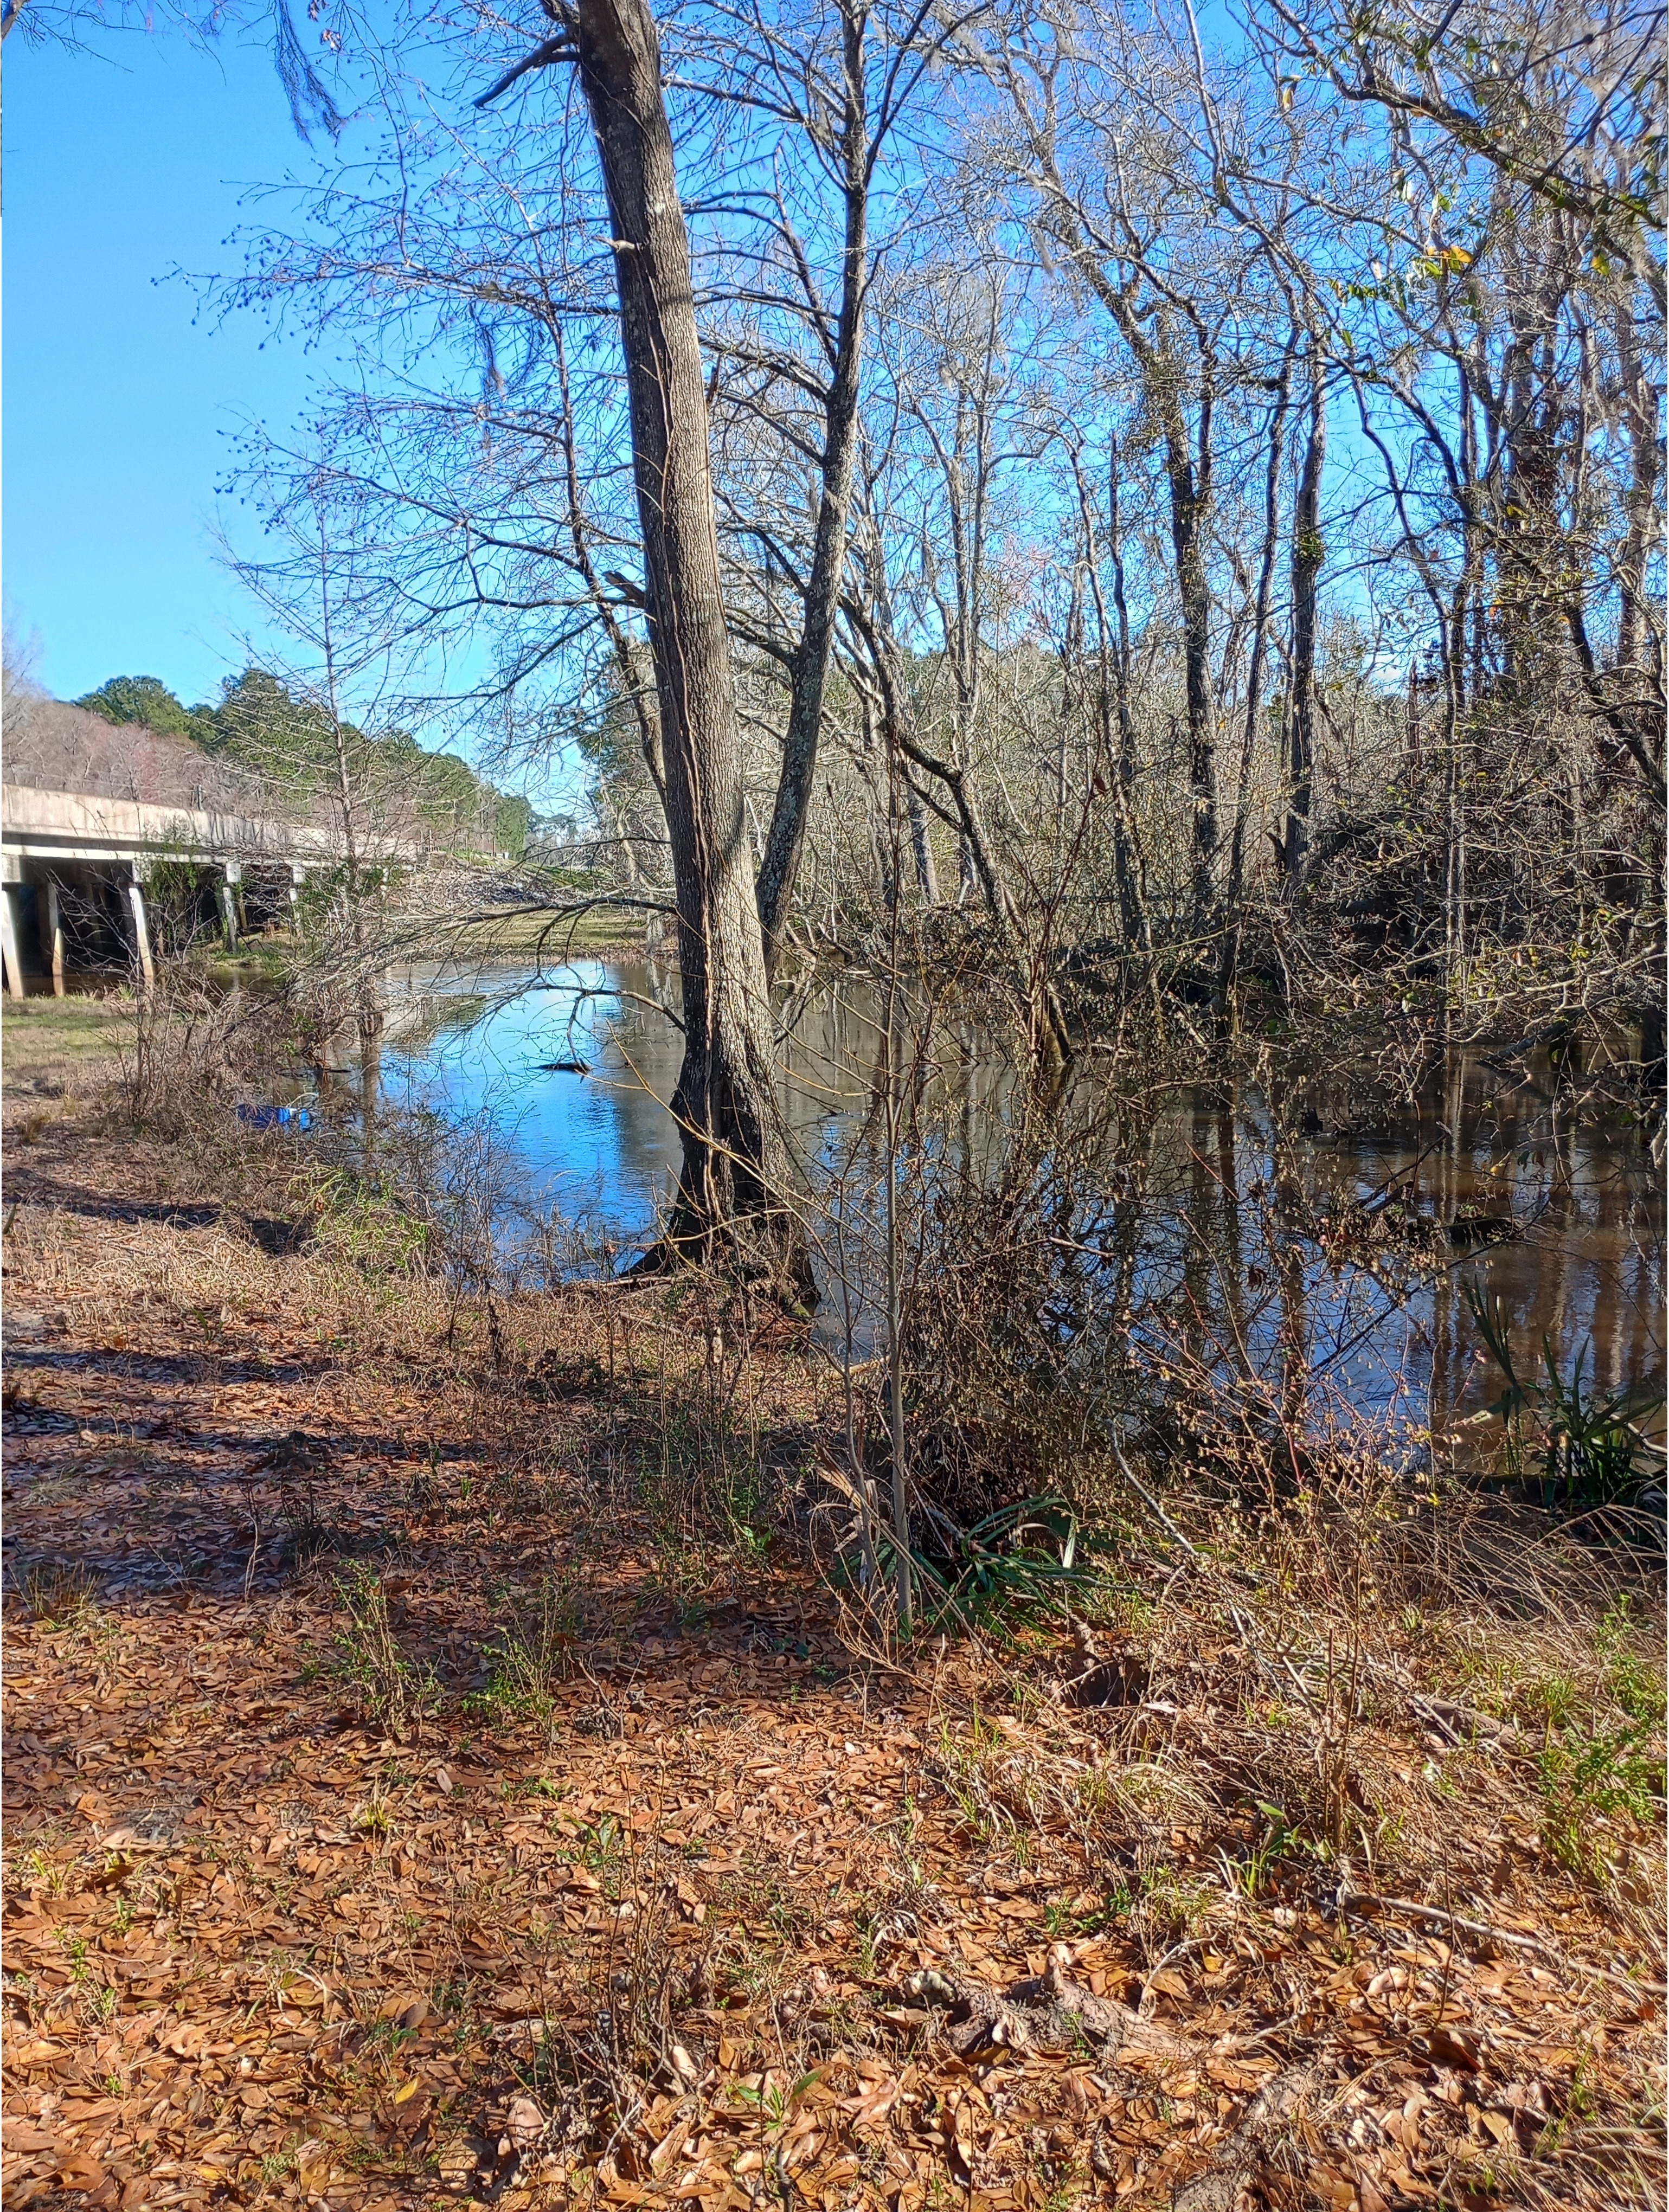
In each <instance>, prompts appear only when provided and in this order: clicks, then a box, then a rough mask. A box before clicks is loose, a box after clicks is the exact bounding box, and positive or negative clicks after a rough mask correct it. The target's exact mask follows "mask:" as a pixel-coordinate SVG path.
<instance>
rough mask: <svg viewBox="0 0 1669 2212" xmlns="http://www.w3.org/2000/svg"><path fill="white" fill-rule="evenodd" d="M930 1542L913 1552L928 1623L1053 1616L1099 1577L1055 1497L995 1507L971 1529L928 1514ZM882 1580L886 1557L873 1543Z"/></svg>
mask: <svg viewBox="0 0 1669 2212" xmlns="http://www.w3.org/2000/svg"><path fill="white" fill-rule="evenodd" d="M928 1520H929V1527H930V1528H931V1530H932V1540H931V1541H929V1542H927V1543H923V1544H921V1545H918V1546H914V1547H911V1559H912V1560H913V1562H914V1565H915V1574H916V1582H917V1589H919V1591H920V1592H921V1600H922V1607H923V1613H924V1614H925V1615H926V1616H927V1617H928V1619H929V1620H933V1619H939V1620H942V1619H943V1618H944V1617H945V1616H947V1615H949V1616H952V1617H954V1618H956V1619H959V1620H965V1621H970V1622H976V1621H977V1622H980V1623H982V1624H985V1623H990V1621H992V1620H1000V1619H1002V1617H1004V1616H1005V1615H1007V1616H1013V1615H1023V1614H1026V1613H1052V1612H1057V1611H1059V1610H1060V1609H1061V1607H1063V1606H1065V1605H1068V1604H1069V1603H1071V1602H1073V1601H1075V1599H1076V1598H1078V1597H1079V1596H1080V1595H1081V1593H1082V1592H1083V1591H1084V1590H1085V1589H1087V1588H1088V1587H1089V1586H1090V1585H1091V1584H1093V1583H1094V1582H1095V1581H1096V1579H1097V1570H1096V1568H1095V1567H1094V1565H1093V1564H1092V1563H1091V1562H1090V1561H1089V1560H1088V1559H1087V1558H1085V1557H1084V1556H1083V1554H1082V1547H1081V1532H1080V1529H1079V1526H1078V1519H1077V1516H1076V1515H1075V1513H1074V1512H1073V1510H1072V1509H1071V1507H1070V1506H1069V1505H1068V1504H1066V1503H1065V1501H1064V1500H1063V1499H1062V1498H1053V1497H1042V1498H1023V1499H1021V1500H1020V1503H1019V1504H1014V1505H1003V1506H999V1507H998V1508H997V1510H996V1511H995V1512H993V1513H988V1514H986V1515H985V1516H984V1518H983V1519H981V1520H978V1521H976V1522H974V1523H973V1525H972V1527H971V1528H959V1526H958V1525H957V1524H956V1522H953V1520H952V1519H951V1518H950V1516H948V1515H947V1514H945V1513H942V1512H940V1511H939V1510H936V1509H930V1510H929V1515H928ZM878 1550H879V1554H880V1568H881V1571H882V1573H883V1575H884V1576H885V1575H886V1574H889V1573H890V1572H891V1571H892V1553H891V1550H890V1547H889V1546H888V1543H887V1541H886V1536H885V1535H884V1534H883V1535H881V1537H880V1540H879V1544H878Z"/></svg>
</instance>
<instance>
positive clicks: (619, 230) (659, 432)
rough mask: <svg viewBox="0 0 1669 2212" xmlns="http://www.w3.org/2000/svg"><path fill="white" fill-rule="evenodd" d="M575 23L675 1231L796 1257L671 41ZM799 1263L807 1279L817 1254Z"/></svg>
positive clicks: (592, 13) (704, 1246)
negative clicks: (631, 489)
mask: <svg viewBox="0 0 1669 2212" xmlns="http://www.w3.org/2000/svg"><path fill="white" fill-rule="evenodd" d="M566 20H567V22H568V24H569V26H570V33H569V34H570V37H571V39H572V41H573V46H574V49H575V52H576V58H577V59H578V62H579V66H580V76H581V81H582V84H583V86H584V88H585V96H586V100H587V104H588V107H589V110H590V114H591V121H592V126H593V129H594V132H595V134H596V141H597V149H598V153H599V155H600V160H601V163H602V171H603V181H604V185H605V188H606V191H607V195H608V205H609V214H610V218H611V222H612V239H613V246H614V265H615V277H616V283H617V285H618V293H619V303H620V343H621V349H622V351H623V353H624V356H625V365H626V386H627V392H628V397H629V400H630V415H631V443H632V472H633V478H634V482H635V484H636V487H637V509H638V516H639V520H640V522H641V525H642V528H643V567H644V586H645V606H646V612H647V616H648V623H649V644H650V649H651V651H652V653H653V655H654V659H655V690H656V695H657V697H658V699H659V702H660V723H661V744H662V752H663V758H664V762H665V773H666V779H667V782H666V801H667V832H668V836H669V838H670V841H671V844H672V855H673V881H674V884H675V886H676V890H677V896H678V929H679V969H680V971H681V981H682V992H683V1012H684V1032H685V1044H684V1065H683V1067H682V1069H681V1070H680V1072H679V1079H678V1087H677V1090H676V1091H674V1093H673V1112H674V1114H675V1115H677V1117H678V1122H679V1131H680V1133H681V1136H682V1140H683V1171H682V1176H681V1178H680V1182H679V1197H678V1205H677V1208H676V1211H675V1213H674V1216H673V1224H672V1229H671V1235H670V1239H669V1242H670V1244H671V1247H672V1249H673V1251H674V1252H676V1253H681V1254H685V1255H688V1256H691V1257H695V1258H704V1259H705V1258H710V1257H711V1256H713V1255H714V1253H715V1250H716V1247H717V1246H719V1245H720V1244H722V1243H728V1242H730V1241H731V1240H732V1239H733V1238H734V1236H735V1234H736V1232H737V1231H738V1230H739V1229H740V1227H741V1226H742V1225H744V1224H746V1225H747V1227H748V1230H749V1231H750V1232H751V1234H752V1235H754V1236H757V1235H758V1233H759V1231H761V1229H764V1230H765V1231H767V1233H768V1237H770V1238H774V1241H776V1242H777V1243H778V1244H779V1246H780V1247H781V1249H783V1250H785V1251H787V1252H789V1254H790V1255H792V1253H793V1252H794V1251H795V1249H797V1248H796V1246H795V1240H794V1239H792V1237H790V1236H789V1232H788V1227H787V1225H788V1220H789V1216H788V1214H787V1212H786V1211H785V1208H784V1204H783V1198H784V1194H785V1192H786V1188H787V1182H788V1161H787V1152H786V1146H785V1144H784V1141H783V1135H782V1131H781V1122H780V1119H779V1115H778V1111H777V1097H776V1086H775V1081H774V1076H773V1068H772V1050H771V1042H772V1031H771V1000H770V988H769V984H768V981H767V977H766V973H765V958H764V942H763V939H762V937H761V933H760V929H759V915H758V907H757V906H756V904H755V902H754V890H753V871H752V854H751V851H750V847H749V841H748V836H747V817H746V794H745V792H744V788H743V781H742V756H741V744H740V729H739V726H738V721H737V714H736V698H735V690H734V680H733V676H732V670H731V665H730V649H729V641H728V636H727V634H726V629H725V619H724V608H723V604H722V599H721V595H720V585H719V548H718V531H717V526H716V520H715V514H714V506H713V480H712V462H711V456H710V451H709V447H708V435H707V399H706V392H705V390H704V380H703V376H702V362H701V347H700V342H699V339H698V337H697V331H696V317H695V302H694V296H693V293H692V289H691V267H690V240H689V232H688V230H687V228H686V226H685V219H684V210H683V206H682V204H681V203H680V201H679V193H678V179H677V174H676V170H675V167H674V162H673V140H672V131H671V129H670V126H669V125H668V123H667V107H666V99H665V94H664V91H663V88H662V82H661V49H660V41H659V39H658V37H657V35H656V32H655V19H654V17H653V15H651V14H650V12H649V7H648V5H647V4H646V0H576V5H575V7H574V8H573V9H572V11H571V14H569V15H567V17H566ZM795 1272H796V1276H797V1286H798V1287H800V1288H801V1289H802V1290H803V1289H804V1287H805V1286H806V1277H805V1271H804V1268H803V1264H801V1263H796V1268H795Z"/></svg>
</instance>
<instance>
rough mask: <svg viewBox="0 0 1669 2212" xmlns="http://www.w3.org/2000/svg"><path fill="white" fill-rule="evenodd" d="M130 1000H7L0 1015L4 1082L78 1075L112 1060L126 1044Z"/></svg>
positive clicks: (130, 1020) (46, 996)
mask: <svg viewBox="0 0 1669 2212" xmlns="http://www.w3.org/2000/svg"><path fill="white" fill-rule="evenodd" d="M132 1019H133V1000H131V998H129V997H126V996H125V995H124V996H113V997H110V998H106V999H94V998H74V997H72V998H64V999H55V998H52V996H51V995H50V994H46V995H43V996H42V997H40V998H34V999H8V1000H5V1002H4V1005H3V1010H0V1066H3V1069H4V1073H5V1076H6V1079H7V1080H8V1081H9V1082H12V1081H15V1080H16V1079H18V1078H19V1077H20V1076H22V1075H26V1074H28V1075H34V1074H42V1073H54V1072H57V1071H59V1070H64V1071H68V1072H70V1073H80V1072H82V1071H84V1070H85V1069H87V1068H88V1067H89V1066H92V1065H93V1064H94V1062H96V1061H98V1060H107V1059H109V1058H111V1057H112V1056H113V1054H115V1053H117V1052H119V1050H120V1049H121V1048H122V1046H123V1045H124V1044H125V1042H127V1039H128V1036H129V1033H130V1025H131V1022H132Z"/></svg>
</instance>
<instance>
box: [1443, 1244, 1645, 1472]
mask: <svg viewBox="0 0 1669 2212" xmlns="http://www.w3.org/2000/svg"><path fill="white" fill-rule="evenodd" d="M1464 1291H1465V1299H1466V1304H1467V1305H1468V1307H1469V1308H1470V1309H1471V1315H1472V1318H1473V1320H1474V1321H1475V1322H1477V1327H1478V1334H1480V1335H1481V1336H1482V1337H1483V1341H1484V1344H1485V1346H1487V1347H1488V1350H1489V1356H1490V1358H1492V1359H1493V1360H1494V1361H1495V1365H1496V1366H1497V1367H1498V1368H1499V1369H1500V1370H1501V1374H1502V1375H1503V1376H1504V1377H1505V1378H1506V1384H1507V1387H1506V1389H1504V1390H1503V1391H1502V1392H1501V1395H1500V1397H1499V1398H1497V1399H1496V1400H1495V1403H1494V1405H1492V1406H1491V1407H1490V1408H1489V1411H1490V1412H1491V1413H1495V1414H1496V1415H1498V1416H1499V1417H1500V1419H1501V1422H1502V1424H1503V1425H1504V1426H1505V1428H1506V1431H1507V1435H1508V1459H1509V1462H1510V1463H1511V1464H1512V1465H1513V1467H1514V1471H1515V1472H1517V1473H1520V1474H1523V1475H1525V1476H1526V1477H1527V1476H1528V1474H1529V1458H1528V1455H1527V1452H1526V1443H1525V1425H1526V1419H1528V1420H1529V1422H1530V1423H1531V1424H1532V1426H1533V1428H1534V1429H1535V1430H1537V1431H1539V1434H1540V1441H1541V1446H1542V1450H1543V1453H1544V1473H1543V1475H1542V1477H1541V1481H1542V1492H1543V1497H1544V1502H1545V1503H1546V1504H1549V1505H1553V1504H1558V1503H1560V1502H1561V1501H1563V1502H1566V1503H1568V1504H1575V1505H1585V1506H1595V1505H1616V1504H1621V1503H1622V1502H1623V1500H1624V1499H1626V1498H1629V1496H1630V1495H1631V1493H1633V1492H1635V1490H1637V1489H1638V1488H1639V1486H1640V1485H1641V1483H1642V1480H1644V1475H1645V1470H1644V1468H1643V1467H1642V1464H1641V1461H1642V1456H1643V1455H1644V1454H1645V1453H1646V1452H1648V1451H1649V1450H1650V1449H1651V1446H1650V1445H1649V1443H1648V1441H1647V1439H1646V1437H1644V1436H1643V1435H1642V1431H1641V1424H1642V1421H1644V1420H1647V1419H1649V1418H1650V1417H1651V1415H1652V1414H1654V1413H1657V1412H1658V1411H1659V1410H1660V1408H1661V1407H1662V1405H1663V1402H1664V1390H1663V1386H1662V1385H1661V1384H1657V1383H1630V1384H1629V1385H1628V1386H1627V1387H1625V1388H1624V1389H1621V1390H1611V1391H1603V1392H1602V1391H1597V1390H1595V1389H1593V1385H1592V1384H1591V1383H1588V1382H1587V1381H1586V1379H1585V1376H1584V1370H1585V1368H1586V1367H1587V1361H1588V1356H1589V1352H1590V1350H1591V1348H1592V1347H1591V1346H1588V1345H1586V1344H1584V1345H1581V1346H1578V1348H1577V1351H1576V1353H1575V1358H1574V1359H1573V1361H1572V1363H1571V1367H1570V1371H1569V1373H1568V1376H1567V1375H1562V1374H1561V1372H1560V1371H1559V1364H1558V1360H1557V1357H1556V1353H1555V1352H1554V1348H1553V1341H1552V1339H1551V1338H1550V1337H1544V1338H1543V1340H1542V1364H1543V1368H1544V1374H1543V1376H1526V1375H1524V1374H1522V1373H1520V1370H1519V1367H1518V1364H1517V1362H1516V1360H1515V1358H1514V1352H1513V1347H1512V1344H1511V1341H1510V1339H1509V1337H1508V1328H1507V1321H1506V1316H1505V1314H1504V1312H1503V1310H1502V1307H1501V1300H1500V1299H1499V1298H1498V1297H1490V1298H1486V1297H1484V1294H1483V1291H1481V1290H1480V1289H1479V1288H1478V1287H1477V1285H1476V1284H1473V1283H1468V1284H1466V1285H1464Z"/></svg>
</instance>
